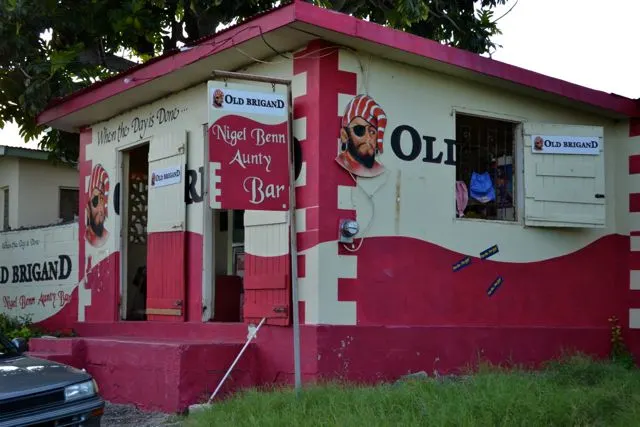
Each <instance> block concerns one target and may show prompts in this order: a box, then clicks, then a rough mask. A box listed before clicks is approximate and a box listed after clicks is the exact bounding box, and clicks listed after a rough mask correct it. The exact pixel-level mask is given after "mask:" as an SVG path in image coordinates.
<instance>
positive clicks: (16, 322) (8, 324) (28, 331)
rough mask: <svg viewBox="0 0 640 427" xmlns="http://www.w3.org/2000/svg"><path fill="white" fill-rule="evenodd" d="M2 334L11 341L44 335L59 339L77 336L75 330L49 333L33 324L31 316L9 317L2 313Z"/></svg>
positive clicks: (0, 326) (0, 328) (0, 314)
mask: <svg viewBox="0 0 640 427" xmlns="http://www.w3.org/2000/svg"><path fill="white" fill-rule="evenodd" d="M0 333H2V334H3V335H4V336H6V337H8V338H9V339H14V338H18V337H21V338H24V339H26V340H27V341H29V340H30V339H31V338H38V337H41V336H43V335H51V336H54V337H58V338H60V337H72V336H75V332H74V331H73V330H63V331H48V330H46V329H44V328H41V327H38V326H36V325H34V324H33V322H32V321H31V317H30V316H9V315H7V314H4V313H0Z"/></svg>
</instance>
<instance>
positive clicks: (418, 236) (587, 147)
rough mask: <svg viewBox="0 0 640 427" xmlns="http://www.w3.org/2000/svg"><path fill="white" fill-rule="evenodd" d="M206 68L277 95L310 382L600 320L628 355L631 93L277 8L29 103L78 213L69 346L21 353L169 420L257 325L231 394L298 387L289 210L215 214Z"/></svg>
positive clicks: (633, 290) (597, 336)
mask: <svg viewBox="0 0 640 427" xmlns="http://www.w3.org/2000/svg"><path fill="white" fill-rule="evenodd" d="M214 70H227V71H238V72H243V73H249V74H253V75H260V76H267V77H277V78H280V79H288V80H291V82H292V84H291V87H292V97H293V117H292V124H293V126H292V128H293V137H294V138H295V140H296V141H295V147H296V150H295V152H296V156H295V162H294V163H295V165H294V166H295V167H294V168H293V169H294V173H295V230H296V246H297V248H295V250H296V251H297V253H295V254H294V255H295V259H296V260H297V263H296V267H297V286H298V293H299V301H298V302H297V307H298V309H299V320H300V324H301V328H300V329H301V355H302V357H301V368H302V378H303V380H304V381H313V380H318V379H322V378H335V377H339V378H344V379H349V380H365V381H377V380H393V379H396V378H397V377H398V376H401V375H404V374H407V373H408V372H415V371H421V370H425V371H427V372H433V371H438V372H440V373H443V372H452V371H455V370H456V369H458V368H461V367H463V366H465V365H466V364H468V363H473V362H474V361H476V360H477V357H478V355H481V356H482V357H484V358H487V359H489V360H492V361H494V362H502V361H515V362H520V363H531V364H536V363H538V362H541V361H543V360H546V359H549V358H551V357H554V356H556V355H558V354H560V352H562V351H563V350H567V349H576V350H581V351H585V352H589V353H593V354H597V355H600V356H605V355H606V354H607V352H608V350H609V345H610V337H609V324H608V321H607V319H608V318H609V317H611V316H614V315H615V316H617V317H618V318H620V319H621V321H622V326H623V327H624V328H625V337H626V339H627V343H628V344H629V346H630V348H631V349H632V350H633V351H634V352H636V354H637V353H638V351H640V347H639V344H640V341H639V339H638V338H639V336H640V335H638V331H637V328H640V294H639V293H638V290H640V252H639V251H640V243H638V242H639V240H638V239H639V237H638V236H639V235H640V234H639V233H640V217H638V216H637V215H638V213H637V212H640V180H639V179H638V178H637V177H638V176H640V175H638V174H639V173H640V104H639V103H638V101H637V100H632V99H627V98H624V97H620V96H617V95H612V94H607V93H602V92H598V91H595V90H592V89H588V88H584V87H580V86H577V85H574V84H571V83H567V82H564V81H560V80H556V79H553V78H550V77H547V76H543V75H540V74H536V73H534V72H531V71H528V70H524V69H520V68H517V67H514V66H511V65H507V64H504V63H500V62H497V61H494V60H491V59H488V58H484V57H480V56H477V55H475V54H472V53H469V52H465V51H461V50H457V49H454V48H451V47H447V46H443V45H441V44H439V43H436V42H433V41H429V40H425V39H422V38H419V37H416V36H413V35H410V34H406V33H402V32H399V31H395V30H391V29H388V28H384V27H381V26H379V25H376V24H373V23H370V22H365V21H361V20H358V19H355V18H353V17H349V16H346V15H342V14H338V13H334V12H331V11H328V10H325V9H320V8H317V7H315V6H313V5H311V4H309V3H306V2H293V3H291V4H287V5H284V6H282V7H280V8H277V9H275V10H272V11H270V12H268V13H265V14H262V15H260V16H257V17H255V18H254V19H252V20H249V21H247V22H244V23H242V24H240V25H237V26H235V27H231V28H228V29H226V30H224V31H221V32H219V33H217V34H215V35H212V36H210V37H207V38H204V39H202V40H200V41H199V42H198V43H197V44H195V45H193V46H189V47H188V48H186V49H182V50H178V51H174V52H169V53H166V54H165V55H163V56H160V57H158V58H154V59H153V60H150V61H148V62H147V63H145V64H144V65H140V66H137V67H134V68H132V69H130V70H128V71H126V72H124V73H122V74H120V75H118V76H115V77H114V78H111V79H109V80H106V81H103V82H100V83H97V84H95V85H93V86H91V87H89V88H87V89H85V90H82V91H79V92H77V93H74V94H72V95H70V96H68V97H66V98H64V99H60V100H57V101H56V102H55V103H53V104H52V105H50V106H49V107H48V108H47V109H46V110H45V111H43V112H42V113H41V115H40V116H39V123H40V124H42V125H47V126H51V127H54V128H58V129H63V130H66V131H71V132H78V133H80V141H81V142H80V144H81V146H80V153H81V154H80V212H81V221H80V226H79V232H78V235H79V240H78V244H79V259H78V260H77V262H78V268H77V271H78V278H77V279H78V284H77V286H76V287H75V290H74V291H73V293H72V303H71V304H68V305H66V306H65V308H64V310H67V311H69V312H70V313H71V315H69V312H66V314H65V313H62V312H61V313H59V314H57V316H59V319H60V322H58V323H59V325H57V326H58V327H73V328H74V329H75V330H76V332H77V333H78V337H74V338H67V339H57V340H52V339H48V340H47V339H40V340H34V341H33V343H32V350H33V351H34V352H35V353H36V354H39V355H43V356H47V357H51V358H57V359H58V360H63V361H66V362H68V363H73V364H75V365H77V366H81V367H85V368H86V369H87V370H88V371H89V372H91V373H92V374H93V375H94V376H95V378H96V379H97V380H98V381H99V383H100V385H101V388H102V391H103V393H104V395H105V397H106V398H107V399H111V400H114V401H123V402H134V403H137V404H139V405H141V406H143V407H146V408H160V409H162V410H166V411H178V410H182V409H184V408H186V407H187V406H188V405H189V404H191V403H194V402H196V401H197V400H199V399H200V398H201V397H203V396H207V393H211V391H212V390H213V389H214V388H215V387H216V385H217V384H218V381H219V380H220V379H221V377H222V375H223V374H224V372H225V370H226V369H227V368H228V366H229V364H230V363H231V361H232V360H233V359H234V358H235V356H236V355H237V353H238V351H239V350H240V348H241V347H242V345H243V344H244V342H245V340H246V338H247V325H248V324H250V323H251V324H256V323H258V322H259V321H260V319H261V318H262V317H266V318H267V321H266V324H265V325H264V326H263V327H262V329H260V331H259V333H258V336H257V338H256V340H255V341H254V342H253V343H252V344H251V345H250V347H249V350H248V351H247V353H245V355H244V356H243V358H242V359H241V361H240V362H239V365H238V367H237V368H236V371H234V373H233V374H232V380H229V381H228V382H227V383H226V384H225V390H226V391H229V390H232V389H235V388H238V387H242V386H246V385H263V384H273V383H291V382H292V381H293V374H294V364H293V350H292V330H291V321H292V308H293V307H292V305H293V303H294V302H293V300H292V297H291V286H292V285H291V283H292V282H294V283H295V281H292V280H291V263H290V259H291V258H290V256H291V246H290V244H289V242H290V239H289V229H290V223H289V221H290V216H289V214H288V213H287V212H286V211H270V212H265V211H252V210H245V211H238V210H236V211H225V210H220V209H212V208H211V204H210V203H209V201H210V200H211V197H212V194H214V193H215V192H216V191H217V187H216V185H217V182H218V181H216V178H215V177H216V176H217V175H216V165H215V164H214V163H212V162H210V159H211V153H210V149H211V147H212V146H211V145H210V138H209V110H210V107H211V104H212V102H213V101H214V97H213V94H212V93H211V92H210V91H208V89H207V84H208V82H209V81H211V80H213V78H212V77H211V73H212V71H214ZM256 85H258V84H257V83H256ZM263 85H264V84H263ZM358 95H363V96H362V97H359V96H358ZM372 141H373V142H372ZM360 144H364V145H360ZM369 148H370V149H369ZM174 166H177V169H176V170H177V172H176V173H175V174H172V173H169V172H166V171H169V170H171V167H174ZM163 171H164V172H163ZM160 172H162V173H165V174H168V175H163V176H165V177H166V180H165V181H164V182H163V181H162V180H160V181H156V178H155V177H153V178H152V176H157V175H155V174H156V173H160ZM348 219H351V220H355V221H357V223H358V225H359V231H358V233H357V234H356V235H355V237H354V240H353V242H351V243H344V242H341V241H340V240H341V239H340V233H339V226H340V224H341V221H342V220H348ZM294 270H295V269H294ZM145 271H146V274H145ZM145 277H146V280H143V279H144V278H145ZM71 317H73V318H75V319H77V321H76V322H74V323H73V324H69V319H70V318H71ZM50 323H51V322H50ZM54 323H55V322H54Z"/></svg>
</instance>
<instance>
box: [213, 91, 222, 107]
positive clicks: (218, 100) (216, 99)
mask: <svg viewBox="0 0 640 427" xmlns="http://www.w3.org/2000/svg"><path fill="white" fill-rule="evenodd" d="M223 102H224V93H223V92H222V91H221V90H220V89H216V90H215V91H214V92H213V106H214V107H215V108H222V103H223Z"/></svg>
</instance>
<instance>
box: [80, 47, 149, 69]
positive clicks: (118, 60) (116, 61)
mask: <svg viewBox="0 0 640 427" xmlns="http://www.w3.org/2000/svg"><path fill="white" fill-rule="evenodd" d="M78 61H79V62H82V63H83V64H86V65H93V66H97V65H102V66H103V67H105V68H107V69H109V70H111V71H117V72H121V71H125V70H128V69H129V68H131V67H133V66H134V65H138V63H137V62H133V61H129V60H128V59H126V58H123V57H121V56H117V55H113V54H111V53H106V54H103V52H101V50H100V49H99V48H94V49H87V50H85V51H83V52H81V53H80V54H79V55H78Z"/></svg>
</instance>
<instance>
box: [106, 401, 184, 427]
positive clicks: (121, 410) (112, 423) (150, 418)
mask: <svg viewBox="0 0 640 427" xmlns="http://www.w3.org/2000/svg"><path fill="white" fill-rule="evenodd" d="M101 425H102V427H116V426H117V427H124V426H135V427H179V426H181V425H182V423H181V421H180V418H179V417H178V416H176V415H169V414H163V413H161V412H145V411H141V410H140V409H138V408H136V407H135V406H133V405H119V404H115V403H110V402H107V403H106V406H105V409H104V416H103V417H102V423H101Z"/></svg>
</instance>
